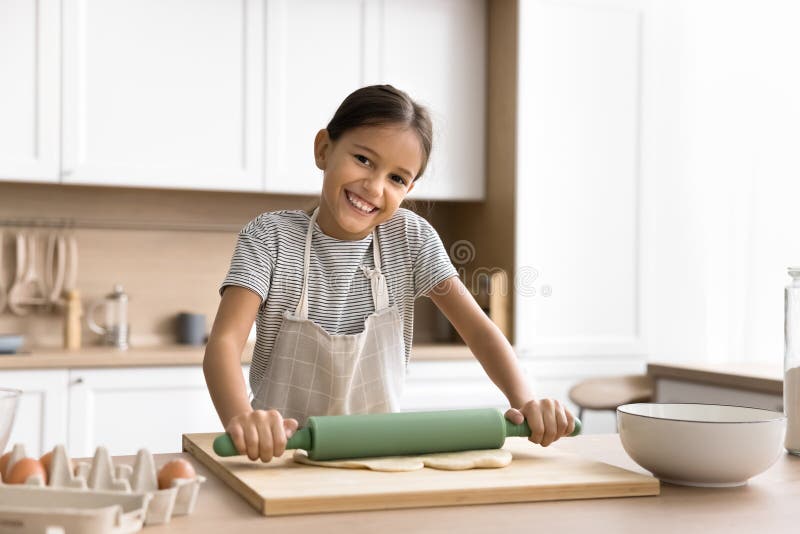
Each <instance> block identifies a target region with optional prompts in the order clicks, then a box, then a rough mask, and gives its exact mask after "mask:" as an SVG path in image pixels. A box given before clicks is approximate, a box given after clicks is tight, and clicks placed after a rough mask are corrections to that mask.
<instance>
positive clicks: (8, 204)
mask: <svg viewBox="0 0 800 534" xmlns="http://www.w3.org/2000/svg"><path fill="white" fill-rule="evenodd" d="M315 202H316V199H315V198H313V197H297V196H277V195H265V194H257V193H253V194H246V193H241V194H240V193H215V192H197V191H175V190H163V191H162V190H146V189H126V188H101V187H77V186H62V185H52V184H47V185H36V184H9V183H0V221H2V222H3V225H0V231H2V233H3V235H4V240H3V246H4V249H3V252H4V254H3V255H2V256H3V263H4V265H3V267H4V268H3V271H2V272H3V277H4V278H3V281H4V282H5V286H6V287H9V285H10V284H11V282H12V276H13V273H14V267H13V262H14V253H13V239H12V237H13V235H14V234H15V232H16V231H17V230H19V229H21V228H19V227H15V226H13V225H10V224H9V222H12V223H13V222H15V221H22V222H32V221H40V220H46V221H51V222H52V221H57V220H61V219H63V220H72V219H78V220H79V221H82V222H83V223H84V226H90V227H79V228H76V229H74V230H73V231H74V235H75V237H76V240H77V242H78V249H79V268H78V281H77V287H78V289H79V291H80V292H81V298H82V301H83V305H84V310H85V311H86V310H88V305H89V303H91V302H92V301H94V300H96V299H101V298H103V297H104V296H105V295H106V294H107V293H109V292H110V291H111V290H112V288H113V286H114V284H117V283H119V284H122V285H123V287H124V288H125V291H126V293H127V294H128V295H129V296H130V304H129V313H130V321H129V322H130V325H131V333H130V335H131V343H132V345H139V346H144V345H156V344H163V343H174V342H175V340H176V334H175V330H176V327H175V321H176V315H177V314H178V313H180V312H192V313H202V314H205V315H206V316H207V321H208V327H209V328H210V326H211V323H212V322H213V319H214V315H215V313H216V309H217V305H218V303H219V295H218V293H217V290H218V287H219V284H220V282H221V281H222V279H223V278H224V276H225V273H226V272H227V269H228V265H229V262H230V257H231V253H232V251H233V247H234V245H235V243H236V232H237V229H238V228H240V227H241V226H243V225H244V224H245V223H246V222H247V221H249V220H250V219H252V218H253V217H255V216H256V215H258V214H259V213H262V212H264V211H270V210H277V209H307V208H310V207H311V206H313V205H314V204H315ZM415 207H416V211H418V212H419V213H421V214H422V215H423V216H426V217H427V218H429V219H430V220H431V222H432V223H433V224H434V226H435V227H436V228H437V230H439V232H440V234H441V235H442V239H443V241H444V242H445V245H446V246H448V244H449V242H450V241H451V239H450V237H449V229H450V226H451V225H450V224H448V221H451V220H452V217H451V216H450V215H449V214H450V212H451V211H453V210H454V209H455V208H454V206H453V205H452V204H449V203H437V204H435V205H433V204H430V203H428V202H421V203H417V205H416V206H415ZM87 222H88V223H90V224H86V223H87ZM104 226H105V227H104ZM212 226H214V227H218V229H214V230H209V227H212ZM452 226H455V225H452ZM177 228H186V229H185V230H178V229H177ZM22 229H25V230H30V229H33V230H36V228H35V227H30V226H25V227H24V228H22ZM40 231H42V232H45V231H47V229H40ZM462 238H463V237H462ZM40 256H41V254H40ZM41 261H42V258H41V257H40V258H39V262H41ZM40 272H41V270H40ZM99 313H100V312H98V314H99ZM434 313H435V308H434V306H433V305H432V303H431V302H430V301H429V299H420V300H419V301H418V305H417V321H415V322H416V334H415V339H416V340H417V341H422V342H425V341H431V340H433V338H434V336H435V324H436V321H435V320H433V317H434ZM62 325H63V319H62V315H61V314H60V312H59V311H58V310H54V311H51V312H47V311H40V312H36V313H35V314H30V315H28V316H25V317H18V316H16V315H12V314H11V313H9V311H8V310H7V309H6V310H5V311H4V312H3V313H0V333H21V334H24V335H25V336H26V346H28V347H36V346H40V347H59V346H61V344H62ZM98 342H99V337H98V336H97V335H95V334H93V333H92V332H90V331H89V330H88V328H87V327H86V322H85V320H84V321H83V344H84V345H94V344H97V343H98Z"/></svg>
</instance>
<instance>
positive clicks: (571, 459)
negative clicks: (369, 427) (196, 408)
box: [183, 433, 660, 516]
mask: <svg viewBox="0 0 800 534" xmlns="http://www.w3.org/2000/svg"><path fill="white" fill-rule="evenodd" d="M217 435H218V434H216V433H212V434H184V435H183V450H185V451H187V452H189V453H190V454H191V455H192V456H194V457H195V458H196V459H197V460H198V461H199V462H200V463H202V464H203V465H205V466H206V467H207V468H208V469H209V470H210V471H211V472H212V473H214V474H215V475H216V476H218V477H219V478H220V479H222V480H223V481H224V482H225V483H226V484H227V485H228V486H230V487H231V488H233V489H234V490H235V491H236V492H237V493H239V494H240V495H241V496H242V497H244V498H245V500H247V502H249V503H250V504H251V505H252V506H253V507H254V508H255V509H256V510H258V511H260V512H261V513H262V514H264V515H267V516H271V515H288V514H306V513H314V512H343V511H353V510H385V509H389V508H414V507H427V506H452V505H464V504H487V503H504V502H528V501H555V500H569V499H594V498H598V497H634V496H643V495H658V494H659V492H660V485H659V482H658V479H656V478H653V477H651V476H646V475H642V474H639V473H633V472H631V471H626V470H625V469H621V468H619V467H615V466H611V465H608V464H604V463H600V462H596V461H593V460H588V459H585V458H582V457H580V456H578V455H575V454H572V453H567V452H561V451H557V450H555V449H553V448H544V447H539V446H537V445H534V444H532V443H530V442H529V441H528V440H526V439H524V438H508V439H506V443H505V446H504V448H505V449H507V450H509V451H511V453H512V454H513V456H514V460H513V461H512V462H511V465H509V466H507V467H503V468H500V469H473V470H468V471H440V470H437V469H429V468H427V467H426V468H424V469H420V470H418V471H411V472H406V473H386V472H379V471H370V470H367V469H334V468H330V467H316V466H310V465H302V464H296V463H294V462H293V461H292V454H293V451H288V452H287V453H286V454H284V455H283V456H282V457H281V458H276V459H274V460H273V461H272V462H270V463H268V464H265V463H262V462H251V461H250V460H249V459H248V458H247V457H246V456H234V457H229V458H220V457H218V456H217V455H216V454H214V451H213V449H212V442H213V440H214V438H215V437H216V436H217Z"/></svg>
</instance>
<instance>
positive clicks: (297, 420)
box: [203, 85, 574, 462]
mask: <svg viewBox="0 0 800 534" xmlns="http://www.w3.org/2000/svg"><path fill="white" fill-rule="evenodd" d="M431 139H432V133H431V121H430V118H429V116H428V113H427V111H426V110H425V108H423V107H421V106H419V105H418V104H416V103H415V102H414V101H413V100H411V98H409V96H408V95H407V94H406V93H404V92H403V91H400V90H398V89H396V88H394V87H392V86H390V85H379V86H370V87H363V88H361V89H358V90H357V91H355V92H353V93H352V94H351V95H349V96H348V97H347V98H346V99H345V100H344V102H342V104H341V105H340V106H339V109H338V110H337V111H336V113H335V114H334V116H333V118H332V119H331V121H330V123H329V124H328V125H327V127H326V128H325V129H323V130H320V131H319V132H318V133H317V135H316V138H315V139H314V159H315V161H316V165H317V167H318V168H319V169H320V170H322V173H323V182H322V191H321V194H320V201H319V206H318V207H317V208H316V209H315V210H314V211H313V212H312V213H310V214H309V213H306V212H304V211H299V210H298V211H277V212H269V213H264V214H262V215H260V216H258V217H257V218H256V219H255V220H253V221H251V222H250V223H248V224H247V225H246V226H245V227H244V228H243V229H242V231H241V232H240V233H239V238H238V241H237V244H236V249H235V250H234V253H233V259H232V260H231V267H230V270H229V272H228V275H227V277H226V278H225V280H224V282H223V283H222V287H221V289H220V292H221V294H222V300H221V302H220V305H219V310H218V311H217V317H216V319H215V321H214V326H213V328H212V330H211V334H210V336H209V340H208V345H207V347H206V354H205V358H204V360H203V371H204V373H205V377H206V383H207V384H208V389H209V392H210V394H211V398H212V400H213V402H214V406H215V407H216V409H217V413H218V414H219V417H220V419H221V421H222V424H223V426H224V427H225V430H226V431H227V432H228V434H230V436H231V439H232V440H233V443H234V445H235V446H236V449H237V450H238V451H239V452H240V453H242V454H247V456H248V457H249V458H250V459H251V460H257V459H261V460H262V461H264V462H268V461H270V460H271V459H272V458H273V457H275V456H280V455H282V454H283V452H284V450H285V448H286V440H287V438H288V437H290V436H291V435H292V434H293V433H294V431H295V430H297V428H298V425H302V424H303V423H304V422H305V420H306V419H307V418H308V417H309V416H311V415H333V414H355V413H373V412H391V411H398V410H399V408H400V406H399V399H400V396H401V393H402V389H403V382H404V377H405V369H406V365H407V363H408V359H409V355H410V353H411V340H412V332H413V319H414V300H415V299H416V298H418V297H420V296H427V297H430V298H431V299H432V300H433V302H434V303H435V304H436V305H437V307H439V309H440V310H441V311H442V312H443V313H444V315H445V316H446V317H447V318H448V320H449V321H450V322H451V323H452V324H453V326H454V327H455V328H456V330H457V331H458V333H459V334H460V335H461V337H462V338H463V339H464V341H465V342H466V343H467V345H468V346H469V348H470V350H471V351H472V353H473V354H474V355H475V357H476V358H477V359H478V361H479V362H480V363H481V365H482V366H483V368H484V369H485V370H486V373H487V374H488V376H489V377H490V378H491V379H492V381H493V382H494V383H495V384H496V385H497V386H498V387H499V388H500V390H501V391H502V392H503V393H504V394H505V396H506V397H507V398H508V401H509V404H510V406H511V408H510V409H509V410H508V411H507V412H506V417H507V418H508V419H510V420H511V421H513V422H514V423H521V422H522V420H523V418H524V419H526V420H527V422H528V425H529V426H530V428H531V432H532V433H531V438H530V440H531V441H533V442H534V443H539V444H541V445H543V446H547V445H549V444H550V443H552V442H553V441H555V440H557V439H558V438H559V437H562V436H565V435H568V434H570V433H571V432H572V430H573V428H574V418H573V416H572V414H571V413H570V412H569V411H568V410H567V409H566V408H565V407H564V406H562V405H561V403H559V402H558V401H556V400H551V399H536V398H534V396H533V395H532V393H531V392H530V390H529V389H528V386H527V384H526V381H525V379H524V377H523V375H522V372H521V370H520V368H519V366H518V365H517V362H516V357H515V355H514V352H513V350H512V348H511V345H510V344H509V342H508V340H506V338H505V337H504V336H503V334H502V333H501V332H500V330H499V329H498V328H497V327H496V326H495V325H494V323H492V322H491V321H490V320H489V318H488V317H487V316H486V314H485V313H483V311H482V310H481V308H480V307H479V306H478V304H477V303H476V302H475V300H474V299H473V298H472V296H471V294H470V293H469V291H468V290H467V289H466V288H465V287H464V285H463V284H462V283H461V281H460V279H459V278H458V276H457V272H456V269H455V268H454V267H453V265H452V263H451V262H450V259H449V258H448V256H447V253H446V251H445V250H444V247H443V245H442V242H441V239H440V238H439V236H438V235H437V233H436V231H435V230H434V229H433V227H431V226H430V224H428V222H427V221H425V219H423V218H422V217H420V216H418V215H416V214H414V213H413V212H411V211H409V210H406V209H404V208H401V207H400V204H401V203H402V202H403V200H404V199H405V197H406V195H408V194H409V193H410V192H411V190H412V189H414V185H415V184H416V182H417V180H419V179H420V177H421V176H422V174H423V172H424V171H425V167H426V165H427V162H428V158H429V157H430V153H431V145H432V143H431ZM254 321H255V323H256V330H257V338H256V345H255V349H254V352H253V360H252V364H251V369H250V377H249V382H250V389H251V391H252V392H253V397H252V400H249V399H248V394H247V388H246V387H245V384H244V381H243V380H242V374H241V367H240V355H241V353H242V350H243V349H244V344H245V342H246V340H247V336H248V333H249V331H250V327H251V325H252V324H253V322H254Z"/></svg>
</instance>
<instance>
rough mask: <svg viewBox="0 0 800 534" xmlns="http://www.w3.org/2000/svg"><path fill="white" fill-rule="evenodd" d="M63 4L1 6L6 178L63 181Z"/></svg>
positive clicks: (0, 120) (49, 0)
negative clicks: (61, 160) (59, 168)
mask: <svg viewBox="0 0 800 534" xmlns="http://www.w3.org/2000/svg"><path fill="white" fill-rule="evenodd" d="M59 35H60V4H59V2H58V1H57V0H38V1H31V0H4V1H3V2H0V180H20V181H26V182H29V181H42V182H56V181H58V167H59V120H60V117H59V105H60V96H61V92H60V81H61V80H60V78H59V67H60V64H59V52H60V49H59Z"/></svg>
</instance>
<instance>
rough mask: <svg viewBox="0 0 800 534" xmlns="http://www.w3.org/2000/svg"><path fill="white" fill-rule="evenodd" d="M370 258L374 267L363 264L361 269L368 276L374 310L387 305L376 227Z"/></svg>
mask: <svg viewBox="0 0 800 534" xmlns="http://www.w3.org/2000/svg"><path fill="white" fill-rule="evenodd" d="M372 259H373V260H374V261H375V268H374V269H370V268H369V267H366V266H364V265H362V266H361V270H362V271H363V272H364V276H366V277H367V278H369V285H370V288H371V289H372V303H373V304H374V305H375V311H379V310H383V309H385V308H388V307H389V288H388V287H387V286H386V276H384V274H383V273H382V272H381V246H380V243H378V227H377V226H376V227H375V228H374V229H373V230H372Z"/></svg>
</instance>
